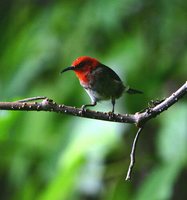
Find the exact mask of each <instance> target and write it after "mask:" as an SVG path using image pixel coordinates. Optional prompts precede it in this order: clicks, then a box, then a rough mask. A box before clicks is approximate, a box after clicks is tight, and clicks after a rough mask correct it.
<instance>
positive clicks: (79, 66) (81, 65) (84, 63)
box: [76, 61, 87, 69]
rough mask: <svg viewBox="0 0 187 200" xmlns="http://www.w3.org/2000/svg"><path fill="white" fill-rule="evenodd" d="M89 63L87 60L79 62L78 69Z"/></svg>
mask: <svg viewBox="0 0 187 200" xmlns="http://www.w3.org/2000/svg"><path fill="white" fill-rule="evenodd" d="M86 65H87V62H86V61H85V62H81V63H79V64H78V65H77V66H76V69H82V68H83V67H84V66H86Z"/></svg>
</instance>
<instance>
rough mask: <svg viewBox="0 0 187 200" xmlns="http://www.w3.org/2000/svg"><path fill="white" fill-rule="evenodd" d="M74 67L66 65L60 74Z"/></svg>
mask: <svg viewBox="0 0 187 200" xmlns="http://www.w3.org/2000/svg"><path fill="white" fill-rule="evenodd" d="M74 69H75V67H73V66H70V67H67V68H65V69H63V70H62V71H61V74H62V73H64V72H66V71H69V70H74Z"/></svg>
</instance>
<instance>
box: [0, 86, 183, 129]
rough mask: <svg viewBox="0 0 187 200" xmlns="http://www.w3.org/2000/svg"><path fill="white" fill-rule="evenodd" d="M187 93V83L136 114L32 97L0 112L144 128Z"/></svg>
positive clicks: (0, 104) (3, 105)
mask: <svg viewBox="0 0 187 200" xmlns="http://www.w3.org/2000/svg"><path fill="white" fill-rule="evenodd" d="M186 93H187V82H186V83H185V84H184V85H183V86H181V87H180V88H179V89H178V90H177V91H176V92H175V93H173V94H172V95H171V96H169V97H168V98H166V99H165V100H164V101H162V102H160V103H158V104H157V105H155V106H153V107H151V108H146V109H145V110H144V111H143V112H137V113H135V114H112V113H110V112H108V113H106V112H98V111H91V110H84V111H83V110H82V109H81V108H75V107H71V106H65V105H61V104H57V103H55V102H54V101H53V100H51V99H48V98H47V97H43V96H42V97H40V96H39V97H31V98H27V99H23V100H19V101H15V102H0V110H13V111H49V112H57V113H64V114H68V115H74V116H78V117H84V118H90V119H97V120H104V121H110V122H120V123H130V124H136V125H137V126H139V127H142V126H143V124H145V123H146V122H147V121H149V120H150V119H151V118H154V117H156V116H157V115H159V114H160V113H162V112H163V111H165V110H167V109H168V108H169V107H170V106H172V105H173V104H174V103H176V102H177V101H178V100H179V99H181V98H182V97H183V96H184V95H185V94H186ZM33 100H42V102H41V103H39V102H30V101H33Z"/></svg>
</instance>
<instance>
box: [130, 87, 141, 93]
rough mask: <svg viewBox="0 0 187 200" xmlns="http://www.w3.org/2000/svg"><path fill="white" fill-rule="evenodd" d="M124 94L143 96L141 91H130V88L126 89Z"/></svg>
mask: <svg viewBox="0 0 187 200" xmlns="http://www.w3.org/2000/svg"><path fill="white" fill-rule="evenodd" d="M126 92H127V93H129V94H143V92H142V91H139V90H135V89H132V88H129V87H128V88H126Z"/></svg>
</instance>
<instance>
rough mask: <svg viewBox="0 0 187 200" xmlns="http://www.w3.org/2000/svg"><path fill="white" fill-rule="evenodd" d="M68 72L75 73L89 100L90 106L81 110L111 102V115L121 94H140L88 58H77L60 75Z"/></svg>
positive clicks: (95, 61)
mask: <svg viewBox="0 0 187 200" xmlns="http://www.w3.org/2000/svg"><path fill="white" fill-rule="evenodd" d="M69 70H72V71H74V72H75V74H76V76H77V78H78V79H79V81H80V84H81V85H82V87H83V88H84V89H85V90H86V92H87V93H88V95H89V96H90V98H91V104H86V105H83V106H82V109H85V108H86V107H89V106H95V105H96V104H97V102H98V101H102V100H111V102H112V113H114V107H115V101H116V99H118V98H119V97H121V96H122V94H123V92H127V93H129V94H141V93H142V92H141V91H139V90H135V89H132V88H129V87H126V86H124V84H123V82H122V81H121V79H120V78H119V76H118V75H117V74H116V73H115V72H114V71H113V70H112V69H111V68H109V67H107V66H106V65H104V64H102V63H100V62H99V61H98V60H97V59H95V58H91V57H89V56H81V57H79V58H77V59H76V60H75V61H73V63H72V65H71V66H70V67H67V68H65V69H64V70H62V72H61V73H63V72H66V71H69Z"/></svg>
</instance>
